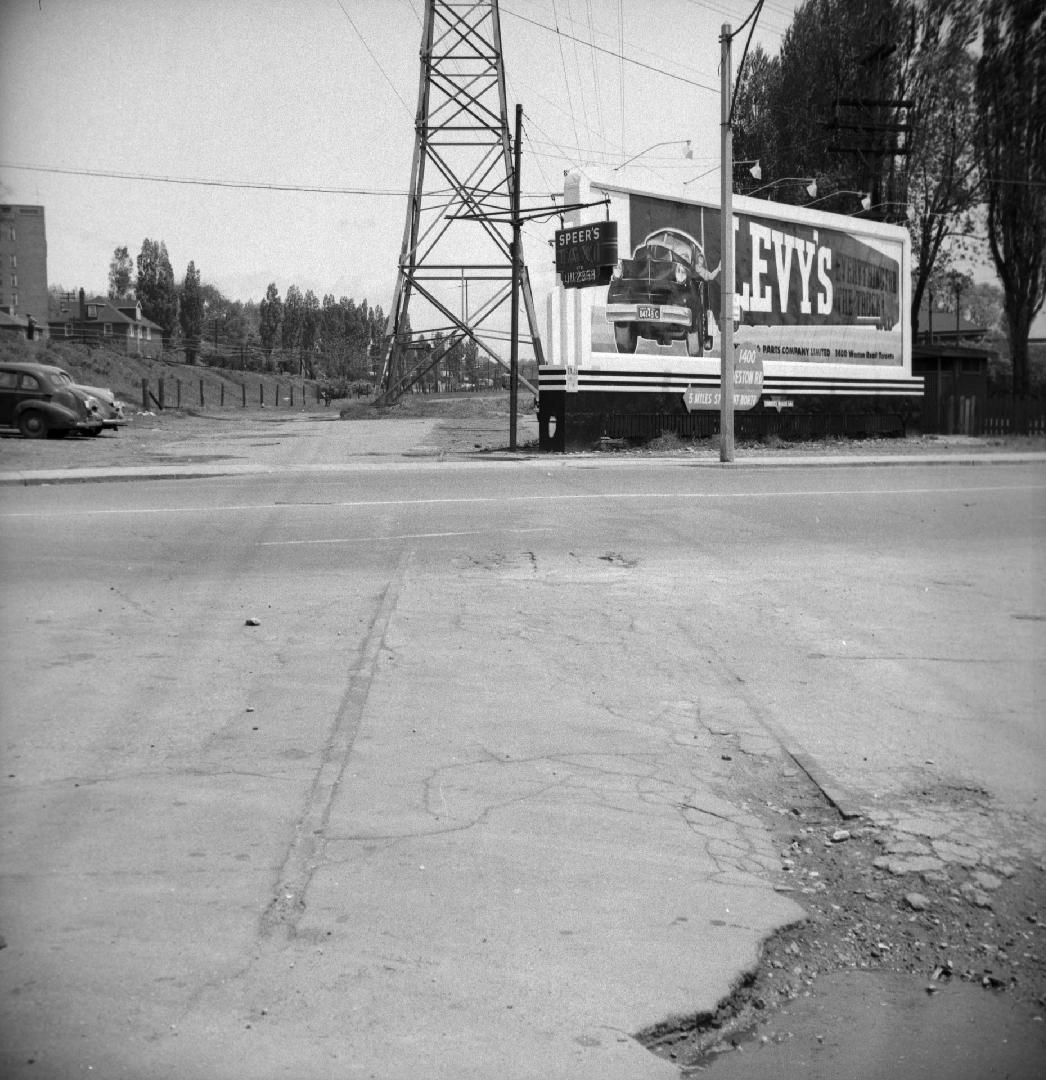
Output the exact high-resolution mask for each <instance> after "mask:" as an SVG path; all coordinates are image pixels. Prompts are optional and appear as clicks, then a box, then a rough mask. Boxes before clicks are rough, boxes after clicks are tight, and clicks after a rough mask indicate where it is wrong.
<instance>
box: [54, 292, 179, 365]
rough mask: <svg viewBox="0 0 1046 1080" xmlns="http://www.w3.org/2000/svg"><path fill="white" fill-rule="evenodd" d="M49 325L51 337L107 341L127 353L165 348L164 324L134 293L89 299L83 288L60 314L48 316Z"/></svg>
mask: <svg viewBox="0 0 1046 1080" xmlns="http://www.w3.org/2000/svg"><path fill="white" fill-rule="evenodd" d="M47 325H48V327H49V328H50V331H51V337H52V338H53V339H57V340H59V341H61V340H66V341H78V342H82V343H84V344H87V345H105V346H107V347H108V348H110V349H117V350H121V351H123V352H125V353H127V355H128V356H160V355H161V353H162V352H163V328H162V327H161V326H160V325H159V324H158V323H154V322H153V321H152V319H147V318H146V317H145V316H144V315H143V314H142V305H141V303H140V301H138V300H135V299H134V298H133V297H132V298H128V299H123V300H110V299H109V298H108V297H105V296H95V297H93V298H91V299H88V298H87V297H85V296H84V291H83V289H81V290H80V295H79V298H78V299H73V298H69V299H67V300H65V301H63V303H62V310H61V312H60V314H59V315H57V316H53V317H51V318H50V319H48V320H47Z"/></svg>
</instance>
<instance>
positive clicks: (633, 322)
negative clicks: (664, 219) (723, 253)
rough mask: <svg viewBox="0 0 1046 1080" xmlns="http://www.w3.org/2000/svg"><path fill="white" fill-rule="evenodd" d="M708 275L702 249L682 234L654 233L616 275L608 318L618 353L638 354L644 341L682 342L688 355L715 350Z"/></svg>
mask: <svg viewBox="0 0 1046 1080" xmlns="http://www.w3.org/2000/svg"><path fill="white" fill-rule="evenodd" d="M718 273H719V267H716V269H715V270H714V271H709V270H708V268H707V266H706V263H705V253H704V250H703V248H702V247H701V244H700V243H698V241H697V240H695V239H694V238H693V237H692V236H690V235H689V234H687V233H685V232H683V231H682V230H680V229H672V228H664V229H658V230H657V231H655V232H652V233H650V235H649V236H647V238H646V239H645V240H644V241H643V243H642V244H640V245H639V246H638V247H637V248H636V249H635V251H633V252H632V258H631V259H622V260H621V262H619V263H618V264H617V267H616V268H615V270H614V276H613V278H612V279H611V281H610V286H609V288H608V289H607V304H606V318H607V321H608V322H611V323H613V324H614V343H615V345H616V346H617V351H618V352H619V353H634V352H635V351H636V345H637V344H638V341H639V339H640V338H646V339H648V340H651V341H656V342H657V343H658V344H659V345H667V344H669V343H671V342H673V341H683V342H684V343H685V345H686V352H687V355H688V356H704V354H705V352H706V351H709V350H710V349H711V348H712V337H711V335H710V334H709V332H708V310H709V306H708V282H709V281H710V280H712V279H713V278H715V277H716V275H718Z"/></svg>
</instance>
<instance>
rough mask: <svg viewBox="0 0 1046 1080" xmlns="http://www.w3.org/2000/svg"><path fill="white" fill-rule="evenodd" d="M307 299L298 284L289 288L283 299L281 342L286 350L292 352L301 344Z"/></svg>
mask: <svg viewBox="0 0 1046 1080" xmlns="http://www.w3.org/2000/svg"><path fill="white" fill-rule="evenodd" d="M304 304H305V299H304V297H303V296H302V294H301V289H299V288H298V286H297V285H291V286H290V287H289V288H288V289H287V297H286V299H285V300H284V301H283V334H282V338H281V342H280V343H281V344H282V346H283V351H284V352H290V351H292V350H293V349H296V348H297V347H298V345H300V344H301V324H302V319H303V317H304V311H303V308H304Z"/></svg>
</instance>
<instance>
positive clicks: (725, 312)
mask: <svg viewBox="0 0 1046 1080" xmlns="http://www.w3.org/2000/svg"><path fill="white" fill-rule="evenodd" d="M730 37H731V35H730V24H729V23H723V30H722V37H720V39H719V41H720V44H721V46H722V55H721V57H720V63H721V67H722V102H721V109H722V155H721V156H722V161H721V162H720V168H721V169H722V176H721V178H720V179H721V187H720V191H721V197H720V207H719V216H720V223H721V227H722V235H721V239H720V265H721V267H722V270H721V272H720V274H719V281H720V283H721V284H720V288H719V292H720V297H721V299H722V308H721V310H720V315H719V326H720V341H721V343H722V353H723V356H722V361H721V365H720V374H719V387H720V401H719V460H720V461H723V462H727V461H733V460H734V135H733V127H732V123H731V114H732V111H733V110H732V107H731V96H732V92H733V89H732V85H731V74H730Z"/></svg>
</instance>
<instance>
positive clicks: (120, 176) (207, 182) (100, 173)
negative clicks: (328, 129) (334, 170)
mask: <svg viewBox="0 0 1046 1080" xmlns="http://www.w3.org/2000/svg"><path fill="white" fill-rule="evenodd" d="M0 169H19V170H22V171H23V172H43V173H60V174H62V175H65V176H96V177H103V178H106V179H111V180H142V181H148V182H150V183H154V184H195V185H197V186H199V187H221V188H248V189H253V190H257V191H304V192H312V193H316V194H322V195H396V196H404V197H405V196H406V195H408V194H409V192H407V191H389V190H382V189H380V188H338V187H321V186H318V185H313V184H268V183H261V182H258V181H252V180H214V179H205V178H202V177H189V176H154V175H150V174H149V173H131V172H119V171H116V170H109V169H72V168H66V167H64V166H61V165H20V164H14V163H13V162H7V161H3V162H0ZM433 194H435V192H433Z"/></svg>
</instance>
